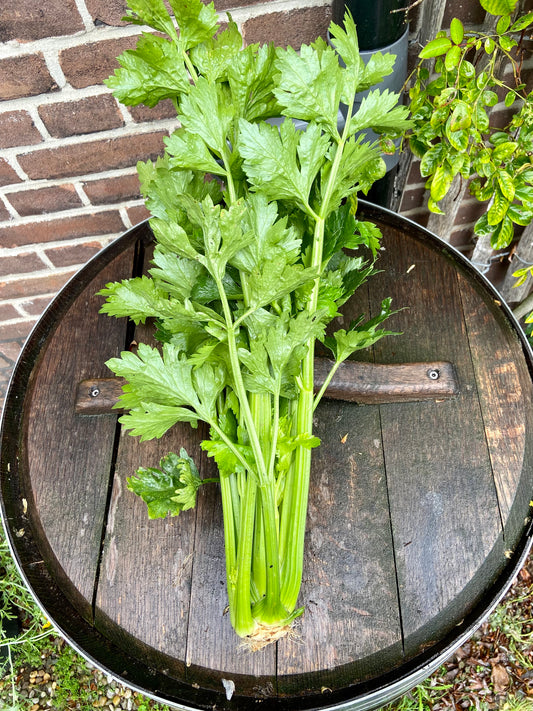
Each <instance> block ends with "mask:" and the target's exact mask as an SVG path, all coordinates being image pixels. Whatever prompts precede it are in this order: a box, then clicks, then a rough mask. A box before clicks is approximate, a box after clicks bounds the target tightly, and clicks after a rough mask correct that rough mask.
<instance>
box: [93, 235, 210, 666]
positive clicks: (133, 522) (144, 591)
mask: <svg viewBox="0 0 533 711" xmlns="http://www.w3.org/2000/svg"><path fill="white" fill-rule="evenodd" d="M151 254H152V247H150V248H149V249H148V250H147V251H146V253H145V254H144V255H143V257H144V265H145V269H146V268H147V266H148V263H149V259H150V256H151ZM133 342H134V343H148V344H150V345H155V343H156V342H155V340H154V337H153V325H152V324H150V323H146V324H141V325H138V326H137V327H136V328H135V332H134V336H133ZM84 418H85V416H83V417H80V419H84ZM200 439H201V434H199V431H198V430H193V429H192V428H191V426H190V425H189V424H187V423H178V424H177V425H175V426H174V427H173V428H172V429H171V430H169V431H168V432H167V433H166V434H165V435H164V436H163V437H161V438H160V439H159V440H150V441H147V442H141V441H140V439H139V438H138V437H133V436H131V435H130V434H129V433H127V432H126V431H125V430H124V429H121V430H120V439H119V442H118V447H117V452H116V461H115V465H114V477H113V488H112V495H111V502H110V507H109V513H108V517H107V526H106V531H105V540H104V546H103V552H102V561H101V572H100V576H99V580H98V581H97V583H98V584H97V592H96V597H95V601H96V605H95V624H96V626H97V627H98V628H99V629H100V630H102V631H103V632H104V633H105V634H106V635H108V636H109V637H110V639H112V640H114V641H115V642H116V643H117V644H119V645H120V646H121V647H122V648H123V649H125V650H127V651H133V652H134V653H135V654H136V656H138V657H141V658H144V659H146V660H147V661H150V662H151V663H152V664H153V665H154V666H156V667H158V668H164V669H168V672H169V673H170V674H172V675H174V676H176V677H177V678H180V679H183V678H184V677H185V655H186V648H187V627H188V624H189V603H190V589H191V575H192V569H193V564H194V536H195V528H196V509H193V510H190V511H187V512H182V513H181V514H180V515H179V516H177V517H171V518H167V519H156V520H150V519H149V518H148V513H147V509H146V505H145V504H144V502H143V501H142V499H140V497H138V496H136V495H135V494H133V493H132V492H130V491H129V490H128V489H127V479H128V477H130V476H132V475H133V474H135V471H136V470H137V469H138V468H139V467H140V466H142V467H154V466H155V467H157V466H158V465H159V462H160V460H161V458H162V457H164V456H166V455H167V454H168V453H169V452H176V453H179V451H180V449H181V448H182V447H183V448H185V449H186V450H187V451H189V452H191V453H192V452H194V451H195V450H196V448H197V444H198V442H199V440H200Z"/></svg>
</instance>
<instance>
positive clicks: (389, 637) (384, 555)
mask: <svg viewBox="0 0 533 711" xmlns="http://www.w3.org/2000/svg"><path fill="white" fill-rule="evenodd" d="M316 434H317V435H318V436H319V437H320V438H321V440H322V444H321V446H320V447H319V448H318V449H317V450H315V451H314V452H313V467H312V480H313V486H312V487H311V491H310V500H309V509H308V527H307V533H306V536H307V538H306V546H307V548H306V555H305V564H304V579H303V582H302V589H301V593H300V600H301V604H303V605H305V613H304V616H303V619H302V622H301V624H300V625H299V626H298V627H297V630H296V637H295V639H286V640H281V641H280V642H279V643H278V648H279V651H278V686H279V688H280V692H282V693H294V694H298V693H306V692H308V691H310V690H315V691H316V690H319V689H320V688H322V687H326V688H329V689H332V690H335V689H338V688H342V687H343V686H348V685H350V684H353V683H354V682H355V681H359V680H363V679H365V678H367V677H372V676H376V675H378V674H381V673H384V672H385V671H386V670H387V669H390V668H392V667H393V666H395V665H397V664H398V663H399V662H400V661H401V659H402V646H401V629H400V620H399V606H398V598H397V590H396V578H395V572H394V554H393V548H392V538H391V529H390V521H389V511H388V499H387V491H386V480H385V472H384V462H383V455H382V447H381V431H380V422H379V411H378V408H377V407H375V406H368V407H360V408H358V407H356V406H353V405H352V406H348V405H342V404H340V403H335V402H331V401H330V402H323V403H322V405H321V406H320V408H319V409H318V410H317V425H316Z"/></svg>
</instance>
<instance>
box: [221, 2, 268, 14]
mask: <svg viewBox="0 0 533 711" xmlns="http://www.w3.org/2000/svg"><path fill="white" fill-rule="evenodd" d="M260 2H262V0H239V2H238V3H236V2H235V0H215V8H216V9H217V10H218V11H219V12H221V11H222V10H230V9H231V8H233V7H237V5H238V6H239V7H245V6H248V5H257V4H258V3H260Z"/></svg>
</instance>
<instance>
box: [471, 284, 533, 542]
mask: <svg viewBox="0 0 533 711" xmlns="http://www.w3.org/2000/svg"><path fill="white" fill-rule="evenodd" d="M459 283H460V288H461V298H462V300H463V303H464V311H465V319H466V327H467V329H468V339H469V343H470V347H471V349H472V360H473V364H474V372H475V382H476V387H477V390H478V393H479V398H480V402H481V409H482V412H483V420H484V423H485V431H486V438H487V444H488V448H489V453H490V459H491V462H492V468H493V471H494V481H495V485H496V491H497V494H498V502H499V505H500V511H501V515H502V521H503V525H504V527H505V540H506V546H507V548H509V549H512V548H514V546H515V545H516V543H517V540H518V538H519V536H520V534H521V533H522V531H523V529H524V525H525V523H524V519H525V518H526V517H527V516H528V509H529V500H528V497H529V495H528V494H526V491H527V490H529V491H532V490H533V471H532V466H531V463H532V447H531V437H528V435H527V433H528V432H531V425H532V415H531V403H532V402H533V387H532V381H531V375H530V373H529V370H528V368H527V364H526V362H525V360H524V357H523V345H522V343H521V342H520V341H519V340H518V338H517V335H516V333H515V331H514V330H512V328H511V326H510V324H509V322H508V321H507V320H506V319H505V317H504V315H503V313H502V312H501V310H500V309H499V308H498V305H497V304H495V303H490V302H488V300H487V299H486V298H485V299H483V298H481V296H480V295H479V293H478V291H477V290H476V289H475V288H474V286H473V285H472V284H471V283H470V282H469V281H467V280H466V279H465V278H464V277H463V276H461V275H459ZM513 507H514V515H513V516H512V517H511V511H512V510H513Z"/></svg>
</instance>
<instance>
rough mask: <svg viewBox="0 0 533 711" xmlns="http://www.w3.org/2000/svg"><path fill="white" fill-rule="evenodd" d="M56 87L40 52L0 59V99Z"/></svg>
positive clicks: (34, 94)
mask: <svg viewBox="0 0 533 711" xmlns="http://www.w3.org/2000/svg"><path fill="white" fill-rule="evenodd" d="M57 88H58V86H57V84H56V83H55V81H54V80H53V79H52V77H51V76H50V72H49V71H48V68H47V66H46V62H45V61H44V57H43V55H42V54H28V55H24V56H22V57H9V58H7V59H2V60H1V61H0V100H7V99H20V98H21V97H22V96H36V95H37V94H45V93H47V92H49V91H56V90H57Z"/></svg>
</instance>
